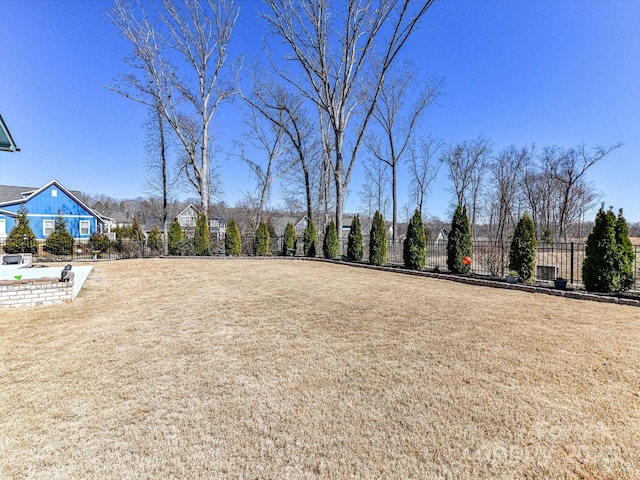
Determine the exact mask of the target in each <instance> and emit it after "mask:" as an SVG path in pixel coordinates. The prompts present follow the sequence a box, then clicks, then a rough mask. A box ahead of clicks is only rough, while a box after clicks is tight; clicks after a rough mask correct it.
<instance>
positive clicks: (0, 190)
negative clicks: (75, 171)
mask: <svg viewBox="0 0 640 480" xmlns="http://www.w3.org/2000/svg"><path fill="white" fill-rule="evenodd" d="M40 188H41V187H17V186H14V185H0V203H3V202H12V201H14V200H22V198H23V195H22V194H23V193H30V192H35V191H36V190H38V189H40ZM69 192H71V193H72V194H73V195H75V196H76V197H80V195H82V193H81V192H79V191H77V190H69Z"/></svg>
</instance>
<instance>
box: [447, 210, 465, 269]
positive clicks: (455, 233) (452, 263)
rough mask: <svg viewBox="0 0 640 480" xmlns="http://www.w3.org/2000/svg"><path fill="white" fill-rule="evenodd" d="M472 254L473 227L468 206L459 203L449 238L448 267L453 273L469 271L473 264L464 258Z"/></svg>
mask: <svg viewBox="0 0 640 480" xmlns="http://www.w3.org/2000/svg"><path fill="white" fill-rule="evenodd" d="M467 256H469V257H470V256H471V228H470V227H469V219H468V218H467V207H463V206H461V205H458V207H457V208H456V211H455V212H454V213H453V220H452V221H451V230H450V231H449V238H448V239H447V268H448V269H449V271H450V272H452V273H469V271H470V270H471V265H465V264H464V262H463V260H462V259H463V258H464V257H467Z"/></svg>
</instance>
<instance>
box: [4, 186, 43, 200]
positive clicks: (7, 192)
mask: <svg viewBox="0 0 640 480" xmlns="http://www.w3.org/2000/svg"><path fill="white" fill-rule="evenodd" d="M38 188H39V187H36V188H34V187H16V186H13V185H0V203H2V202H10V201H12V200H21V199H22V194H23V193H25V192H34V191H36V190H38Z"/></svg>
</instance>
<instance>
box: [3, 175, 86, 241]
mask: <svg viewBox="0 0 640 480" xmlns="http://www.w3.org/2000/svg"><path fill="white" fill-rule="evenodd" d="M54 191H55V194H54ZM22 206H24V207H25V208H26V210H27V218H28V219H29V226H30V227H31V230H32V231H33V233H34V235H35V236H36V238H38V239H45V238H46V237H45V235H44V231H43V230H44V221H45V220H54V221H55V219H56V218H57V217H58V215H59V214H60V213H62V217H63V218H64V220H65V223H66V225H67V230H68V231H69V233H70V234H71V236H73V238H76V239H88V238H89V237H90V236H91V235H92V234H93V233H95V232H96V231H97V219H96V218H95V217H94V216H93V215H92V214H91V213H90V212H89V211H88V210H87V209H85V208H84V207H83V206H82V205H81V204H79V203H78V202H76V201H75V200H74V199H73V198H71V197H69V196H68V195H67V194H66V193H65V192H64V191H63V190H62V189H60V187H59V186H57V185H56V184H52V185H50V186H49V187H48V188H46V189H44V190H42V191H41V192H40V193H38V194H37V195H36V196H34V197H33V198H30V199H29V200H27V201H25V202H23V203H19V202H16V203H13V204H9V205H4V206H2V209H3V210H6V211H9V212H15V213H18V212H19V211H20V208H21V207H22ZM0 218H5V219H6V224H7V228H6V232H7V235H8V234H9V232H10V231H11V229H12V228H13V227H14V226H15V224H16V219H15V218H13V217H12V216H9V215H0ZM81 221H88V222H89V232H88V234H85V235H81V234H80V222H81Z"/></svg>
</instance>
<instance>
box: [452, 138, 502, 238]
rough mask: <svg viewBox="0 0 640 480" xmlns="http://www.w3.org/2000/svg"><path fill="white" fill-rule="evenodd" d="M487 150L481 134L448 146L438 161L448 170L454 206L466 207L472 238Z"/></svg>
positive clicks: (489, 149) (487, 143) (485, 166)
mask: <svg viewBox="0 0 640 480" xmlns="http://www.w3.org/2000/svg"><path fill="white" fill-rule="evenodd" d="M491 148H492V147H491V141H490V140H489V139H487V138H486V137H483V136H482V135H481V136H479V137H478V138H477V139H475V140H472V141H466V142H464V143H462V144H457V145H451V146H449V148H448V149H447V150H445V152H444V153H443V155H442V161H443V162H444V163H445V164H446V165H447V167H448V169H449V178H450V180H451V182H452V185H453V190H454V193H455V195H456V201H457V205H460V206H466V207H467V211H468V212H469V220H470V223H471V232H472V235H473V233H474V231H475V226H476V222H477V215H478V205H479V203H480V194H481V189H482V186H483V181H484V176H485V173H486V171H487V166H488V160H489V156H490V155H491Z"/></svg>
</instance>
